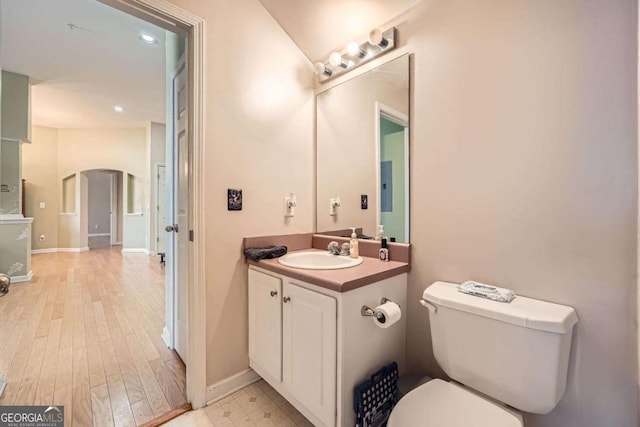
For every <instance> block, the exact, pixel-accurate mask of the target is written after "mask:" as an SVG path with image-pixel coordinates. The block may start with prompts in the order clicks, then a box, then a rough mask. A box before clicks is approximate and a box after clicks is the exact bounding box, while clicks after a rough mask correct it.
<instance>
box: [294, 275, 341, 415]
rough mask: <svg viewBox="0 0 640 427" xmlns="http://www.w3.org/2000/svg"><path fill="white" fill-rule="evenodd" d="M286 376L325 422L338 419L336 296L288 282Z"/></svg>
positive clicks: (298, 393)
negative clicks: (332, 296)
mask: <svg viewBox="0 0 640 427" xmlns="http://www.w3.org/2000/svg"><path fill="white" fill-rule="evenodd" d="M282 302H283V305H282V317H283V319H282V327H283V333H282V342H283V346H282V348H283V349H282V376H283V382H284V383H285V384H286V385H287V387H288V390H290V391H291V394H292V395H293V396H295V398H296V399H297V400H298V401H299V402H300V403H301V404H303V405H304V406H305V407H306V408H308V409H309V410H310V411H311V412H312V413H314V414H315V415H316V416H317V417H318V418H320V420H321V421H322V422H323V424H325V425H327V426H334V425H335V421H336V345H337V343H336V300H335V299H334V298H331V297H328V296H326V295H322V294H319V293H317V292H313V291H310V290H308V289H305V288H302V287H300V286H297V285H294V284H292V283H290V282H285V284H284V289H283V298H282Z"/></svg>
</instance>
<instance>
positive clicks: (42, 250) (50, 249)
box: [31, 248, 58, 255]
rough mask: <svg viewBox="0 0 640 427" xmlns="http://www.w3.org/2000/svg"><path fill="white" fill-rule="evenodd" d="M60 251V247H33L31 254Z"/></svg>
mask: <svg viewBox="0 0 640 427" xmlns="http://www.w3.org/2000/svg"><path fill="white" fill-rule="evenodd" d="M55 252H58V248H45V249H31V255H36V254H52V253H55Z"/></svg>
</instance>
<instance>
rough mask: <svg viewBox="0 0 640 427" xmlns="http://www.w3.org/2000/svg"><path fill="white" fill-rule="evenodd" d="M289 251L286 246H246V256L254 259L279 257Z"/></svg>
mask: <svg viewBox="0 0 640 427" xmlns="http://www.w3.org/2000/svg"><path fill="white" fill-rule="evenodd" d="M286 253H287V247H286V246H266V247H264V248H246V249H245V250H244V256H246V257H247V258H249V259H250V260H252V261H260V260H261V259H271V258H278V257H281V256H282V255H284V254H286Z"/></svg>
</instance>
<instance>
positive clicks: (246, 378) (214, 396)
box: [207, 369, 260, 405]
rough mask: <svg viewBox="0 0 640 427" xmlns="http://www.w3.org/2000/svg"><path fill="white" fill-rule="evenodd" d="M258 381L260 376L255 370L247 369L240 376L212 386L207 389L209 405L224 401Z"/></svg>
mask: <svg viewBox="0 0 640 427" xmlns="http://www.w3.org/2000/svg"><path fill="white" fill-rule="evenodd" d="M258 380H260V375H258V374H257V373H256V372H255V371H254V370H253V369H247V370H246V371H243V372H240V373H239V374H235V375H232V376H230V377H229V378H225V379H224V380H222V381H218V382H217V383H215V384H211V385H210V386H208V387H207V405H211V404H212V403H214V402H217V401H218V400H220V399H224V398H225V397H227V396H229V395H230V394H232V393H235V392H236V391H238V390H240V389H242V388H245V387H246V386H248V385H251V384H253V383H255V382H256V381H258Z"/></svg>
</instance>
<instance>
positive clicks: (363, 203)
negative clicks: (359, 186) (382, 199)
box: [360, 194, 369, 209]
mask: <svg viewBox="0 0 640 427" xmlns="http://www.w3.org/2000/svg"><path fill="white" fill-rule="evenodd" d="M360 209H369V196H367V195H366V194H361V195H360Z"/></svg>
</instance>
